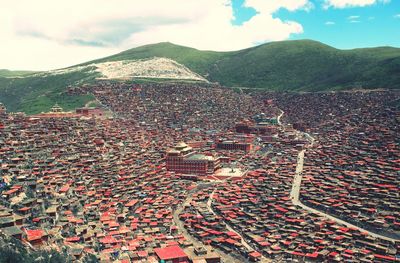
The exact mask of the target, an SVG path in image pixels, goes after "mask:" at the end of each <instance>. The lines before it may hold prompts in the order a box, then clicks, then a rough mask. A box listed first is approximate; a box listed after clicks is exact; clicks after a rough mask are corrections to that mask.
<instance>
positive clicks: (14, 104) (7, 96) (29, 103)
mask: <svg viewBox="0 0 400 263" xmlns="http://www.w3.org/2000/svg"><path fill="white" fill-rule="evenodd" d="M151 58H167V59H170V60H173V61H175V62H176V63H178V64H181V65H182V66H184V67H187V68H188V69H189V70H190V71H192V72H193V73H194V74H198V75H200V76H201V77H202V78H204V79H206V80H207V81H209V82H212V83H219V84H221V85H224V86H228V87H248V88H258V89H265V90H271V91H328V90H346V89H376V88H383V89H398V88H400V48H395V47H376V48H357V49H348V50H341V49H337V48H334V47H331V46H329V45H326V44H323V43H321V42H318V41H314V40H289V41H279V42H270V43H266V44H262V45H259V46H255V47H250V48H246V49H242V50H238V51H225V52H218V51H209V50H198V49H195V48H191V47H185V46H181V45H175V44H172V43H170V42H161V43H156V44H149V45H144V46H140V47H136V48H132V49H128V50H125V51H122V52H120V53H117V54H114V55H111V56H108V57H104V58H99V59H96V60H92V61H88V62H85V63H81V64H78V65H75V66H71V67H67V68H65V69H72V70H65V73H63V74H58V75H56V74H52V73H51V72H52V71H49V72H39V73H37V74H36V73H33V74H22V75H17V74H16V75H15V76H13V73H12V72H11V73H10V72H6V73H7V74H8V75H9V76H10V75H11V77H9V76H8V77H5V76H2V75H1V74H0V101H2V102H3V103H5V104H6V106H7V107H8V108H9V109H10V110H12V111H17V110H22V111H25V112H28V113H37V112H40V111H43V110H48V109H49V107H51V104H52V103H53V104H54V103H55V102H59V103H60V105H61V106H63V107H64V108H66V109H73V108H74V107H77V106H82V105H84V103H85V102H86V101H87V100H90V99H92V97H91V96H90V95H87V96H83V97H68V96H65V94H64V92H65V90H66V87H67V86H69V85H77V84H84V83H93V82H95V81H96V79H97V78H98V77H99V73H98V72H94V70H93V69H92V67H91V66H90V65H92V64H94V65H96V64H97V63H104V62H118V61H119V62H118V63H122V62H123V61H137V60H143V59H151ZM79 67H81V68H79ZM74 69H79V70H74ZM56 71H57V70H56ZM53 72H55V71H53ZM58 72H60V70H58ZM150 75H151V74H150ZM132 78H133V75H132ZM132 78H131V80H132ZM128 81H129V78H128ZM133 81H134V80H133ZM160 81H161V80H160Z"/></svg>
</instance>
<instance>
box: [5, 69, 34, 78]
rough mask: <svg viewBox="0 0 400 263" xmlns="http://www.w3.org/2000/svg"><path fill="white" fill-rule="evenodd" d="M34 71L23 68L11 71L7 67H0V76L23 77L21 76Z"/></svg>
mask: <svg viewBox="0 0 400 263" xmlns="http://www.w3.org/2000/svg"><path fill="white" fill-rule="evenodd" d="M34 73H36V72H35V71H24V70H18V71H11V70H8V69H0V77H6V78H7V77H8V78H12V77H23V76H27V75H30V74H34Z"/></svg>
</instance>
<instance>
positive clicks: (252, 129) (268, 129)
mask: <svg viewBox="0 0 400 263" xmlns="http://www.w3.org/2000/svg"><path fill="white" fill-rule="evenodd" d="M235 129H236V132H237V133H245V134H259V135H270V134H274V133H276V132H277V128H276V126H275V125H272V124H270V123H266V122H260V123H257V124H255V123H253V122H251V121H248V120H247V121H243V122H240V123H237V124H236V126H235Z"/></svg>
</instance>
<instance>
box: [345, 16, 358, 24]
mask: <svg viewBox="0 0 400 263" xmlns="http://www.w3.org/2000/svg"><path fill="white" fill-rule="evenodd" d="M359 19H360V16H349V17H347V20H349V22H350V23H360V22H361V21H360V20H359Z"/></svg>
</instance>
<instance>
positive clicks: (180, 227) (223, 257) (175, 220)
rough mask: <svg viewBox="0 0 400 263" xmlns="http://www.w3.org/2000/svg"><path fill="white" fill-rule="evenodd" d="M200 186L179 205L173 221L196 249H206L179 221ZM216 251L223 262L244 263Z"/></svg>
mask: <svg viewBox="0 0 400 263" xmlns="http://www.w3.org/2000/svg"><path fill="white" fill-rule="evenodd" d="M200 186H202V185H201V184H199V185H198V186H197V187H196V188H194V189H193V190H191V191H190V193H189V194H188V196H187V197H186V199H185V201H184V202H183V203H182V204H180V205H178V206H177V208H176V209H175V211H174V213H173V219H174V222H175V225H176V226H177V227H178V229H179V231H180V233H182V235H183V236H184V237H185V239H186V240H188V241H189V242H192V243H193V245H194V246H195V247H206V246H205V245H204V244H203V243H201V242H200V241H198V240H197V239H196V238H194V237H193V236H192V235H190V234H189V233H188V232H187V230H186V229H185V227H184V225H183V222H182V221H181V220H180V219H179V214H181V213H182V211H183V209H184V207H185V206H186V205H189V204H190V202H191V201H192V199H193V194H195V193H196V192H197V191H199V188H200ZM213 249H214V251H215V252H216V253H217V254H219V255H220V257H221V262H227V263H228V262H229V263H230V262H232V263H241V262H242V261H241V260H239V259H237V258H234V257H232V256H231V255H228V254H226V253H224V252H222V251H221V250H219V249H216V248H214V247H213Z"/></svg>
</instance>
